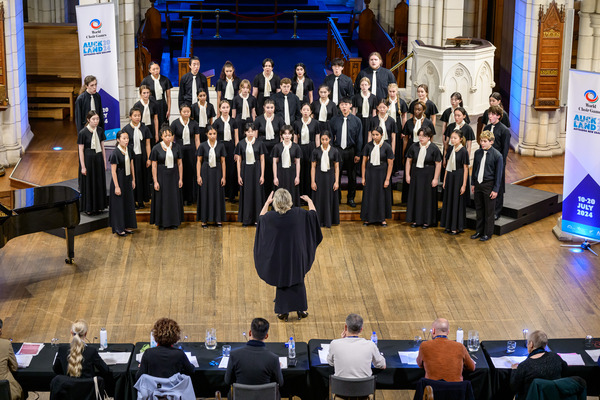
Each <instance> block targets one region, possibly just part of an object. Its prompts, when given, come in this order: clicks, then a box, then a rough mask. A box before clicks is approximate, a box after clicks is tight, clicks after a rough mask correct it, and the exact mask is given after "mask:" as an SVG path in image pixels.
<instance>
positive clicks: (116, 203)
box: [108, 111, 149, 236]
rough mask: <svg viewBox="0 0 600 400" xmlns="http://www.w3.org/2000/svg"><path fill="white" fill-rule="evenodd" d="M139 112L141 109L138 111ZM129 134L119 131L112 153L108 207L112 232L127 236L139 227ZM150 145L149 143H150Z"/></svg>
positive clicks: (132, 155)
mask: <svg viewBox="0 0 600 400" xmlns="http://www.w3.org/2000/svg"><path fill="white" fill-rule="evenodd" d="M136 112H137V113H139V111H136ZM128 144H129V135H128V134H127V133H126V132H125V131H123V130H122V131H120V132H118V133H117V147H116V148H115V150H114V151H113V153H112V154H111V155H110V158H109V159H108V161H109V162H110V172H111V176H112V181H111V182H110V198H109V208H108V220H109V225H110V227H111V228H112V232H113V233H116V234H117V235H119V236H127V234H128V233H133V229H135V228H137V220H136V218H135V201H134V197H133V190H134V189H135V185H136V184H135V166H134V165H133V157H134V154H133V150H132V149H131V148H130V147H128ZM148 146H149V144H148Z"/></svg>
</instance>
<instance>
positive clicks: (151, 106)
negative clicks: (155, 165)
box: [130, 99, 161, 149]
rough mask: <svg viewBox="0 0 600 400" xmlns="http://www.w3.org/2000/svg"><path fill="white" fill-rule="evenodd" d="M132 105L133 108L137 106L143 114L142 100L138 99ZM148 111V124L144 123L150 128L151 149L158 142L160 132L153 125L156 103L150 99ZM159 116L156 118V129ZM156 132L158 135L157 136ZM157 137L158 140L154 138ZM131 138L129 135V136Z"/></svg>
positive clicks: (156, 112) (156, 110) (156, 111)
mask: <svg viewBox="0 0 600 400" xmlns="http://www.w3.org/2000/svg"><path fill="white" fill-rule="evenodd" d="M133 107H135V108H139V109H140V111H141V113H142V116H143V115H144V105H143V104H142V101H141V100H139V101H138V102H137V103H135V104H134V105H133ZM148 112H149V114H150V124H148V125H146V126H147V127H148V129H149V130H150V148H151V149H152V147H154V145H155V144H156V143H158V142H160V134H159V133H158V132H157V130H156V128H155V125H154V116H155V115H156V116H158V104H157V103H156V102H155V101H154V100H152V99H150V101H149V102H148ZM160 125H161V123H160V117H159V118H158V131H160ZM157 134H158V137H157ZM157 138H158V140H156V139H157ZM130 139H131V137H130Z"/></svg>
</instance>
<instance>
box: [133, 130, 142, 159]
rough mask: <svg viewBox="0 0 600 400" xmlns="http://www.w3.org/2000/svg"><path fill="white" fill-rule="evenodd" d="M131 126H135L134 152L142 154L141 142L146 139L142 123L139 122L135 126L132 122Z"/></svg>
mask: <svg viewBox="0 0 600 400" xmlns="http://www.w3.org/2000/svg"><path fill="white" fill-rule="evenodd" d="M131 127H132V128H133V152H134V153H135V154H138V155H139V154H142V145H141V143H142V141H143V140H144V137H143V136H142V131H141V130H140V125H139V124H138V126H135V125H133V124H131Z"/></svg>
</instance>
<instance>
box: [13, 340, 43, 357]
mask: <svg viewBox="0 0 600 400" xmlns="http://www.w3.org/2000/svg"><path fill="white" fill-rule="evenodd" d="M43 348H44V343H23V344H22V345H21V348H20V349H19V351H17V354H19V355H22V356H37V355H38V354H40V351H42V349H43Z"/></svg>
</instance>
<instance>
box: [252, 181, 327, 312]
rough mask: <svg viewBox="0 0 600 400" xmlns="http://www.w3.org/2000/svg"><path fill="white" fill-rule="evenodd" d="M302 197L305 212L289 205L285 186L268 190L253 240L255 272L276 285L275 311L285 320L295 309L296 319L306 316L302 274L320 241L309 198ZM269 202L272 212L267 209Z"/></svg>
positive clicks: (318, 228)
mask: <svg viewBox="0 0 600 400" xmlns="http://www.w3.org/2000/svg"><path fill="white" fill-rule="evenodd" d="M301 199H302V200H304V201H306V202H307V203H308V211H307V210H305V209H303V208H299V207H293V208H292V196H291V195H290V192H288V191H287V190H286V189H278V190H277V191H276V192H275V194H273V192H271V194H270V195H269V198H268V199H267V201H266V202H265V205H264V206H263V209H262V210H261V212H260V217H259V218H258V225H257V227H256V237H255V240H254V266H255V267H256V272H258V276H259V277H260V278H261V279H262V280H264V281H265V282H266V283H268V284H269V285H271V286H276V287H277V291H276V295H275V313H277V317H278V318H279V319H281V320H284V321H287V319H288V314H289V312H290V311H296V312H297V314H298V319H302V318H306V317H307V316H308V312H306V310H307V308H308V304H307V300H306V287H305V286H304V276H305V275H306V274H307V273H308V271H310V268H311V266H312V263H313V261H314V259H315V253H316V251H317V246H318V245H319V243H321V240H323V235H322V234H321V228H320V226H319V220H318V217H317V212H316V209H315V206H314V204H313V202H312V200H311V199H310V197H308V196H302V197H301ZM271 203H272V204H273V208H274V210H275V211H268V210H269V206H270V205H271Z"/></svg>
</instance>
